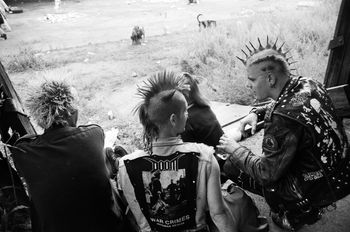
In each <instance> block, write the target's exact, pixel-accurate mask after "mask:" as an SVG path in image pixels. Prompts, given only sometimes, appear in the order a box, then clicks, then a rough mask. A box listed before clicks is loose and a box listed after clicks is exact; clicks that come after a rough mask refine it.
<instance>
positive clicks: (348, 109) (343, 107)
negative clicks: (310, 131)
mask: <svg viewBox="0 0 350 232" xmlns="http://www.w3.org/2000/svg"><path fill="white" fill-rule="evenodd" d="M327 92H328V95H329V96H330V98H331V99H332V102H333V104H334V107H335V110H336V111H337V115H338V116H339V117H350V87H349V85H348V84H345V85H339V86H335V87H331V88H327Z"/></svg>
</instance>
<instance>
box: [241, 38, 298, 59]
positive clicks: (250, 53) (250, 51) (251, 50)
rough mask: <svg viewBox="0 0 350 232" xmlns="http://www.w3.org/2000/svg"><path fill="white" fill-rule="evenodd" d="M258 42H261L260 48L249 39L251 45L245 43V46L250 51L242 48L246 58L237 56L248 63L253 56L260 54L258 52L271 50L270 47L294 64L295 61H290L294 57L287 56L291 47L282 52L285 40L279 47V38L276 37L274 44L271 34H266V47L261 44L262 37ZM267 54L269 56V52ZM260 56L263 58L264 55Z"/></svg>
mask: <svg viewBox="0 0 350 232" xmlns="http://www.w3.org/2000/svg"><path fill="white" fill-rule="evenodd" d="M258 42H259V47H258V48H256V47H255V46H254V45H253V43H252V42H250V41H249V45H250V47H249V46H248V45H245V47H246V49H247V50H248V52H247V50H243V49H241V51H242V52H243V54H244V55H245V59H244V58H241V57H238V56H237V58H238V59H239V60H240V61H241V62H242V63H243V64H244V65H246V64H247V61H248V60H249V59H250V58H251V57H252V56H254V55H255V54H258V53H260V52H263V51H265V50H269V49H271V50H273V51H275V54H276V55H277V54H279V55H280V56H282V57H283V58H284V59H285V60H286V62H287V63H289V64H293V63H294V62H290V61H292V60H291V59H292V56H289V57H288V58H287V53H289V52H290V50H291V49H289V50H288V51H286V52H282V47H283V46H284V42H283V43H282V45H281V46H279V48H277V43H278V38H276V40H275V42H274V43H273V45H272V44H270V41H269V36H266V46H265V47H264V46H263V45H262V44H261V40H260V38H258ZM268 53H269V52H268ZM269 54H270V55H271V53H269ZM266 56H268V54H266ZM260 58H263V57H260Z"/></svg>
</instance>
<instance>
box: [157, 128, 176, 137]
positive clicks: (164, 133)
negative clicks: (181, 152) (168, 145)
mask: <svg viewBox="0 0 350 232" xmlns="http://www.w3.org/2000/svg"><path fill="white" fill-rule="evenodd" d="M176 136H177V133H176V132H175V131H174V130H173V129H172V128H161V129H160V130H159V133H158V138H159V139H166V138H170V137H176Z"/></svg>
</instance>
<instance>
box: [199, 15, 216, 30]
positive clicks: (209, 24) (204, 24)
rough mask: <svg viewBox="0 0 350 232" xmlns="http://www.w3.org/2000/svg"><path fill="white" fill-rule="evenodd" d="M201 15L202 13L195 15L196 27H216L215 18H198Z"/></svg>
mask: <svg viewBox="0 0 350 232" xmlns="http://www.w3.org/2000/svg"><path fill="white" fill-rule="evenodd" d="M200 16H202V14H198V15H197V21H198V27H199V29H201V28H202V27H203V28H207V27H216V20H200V19H199V17H200Z"/></svg>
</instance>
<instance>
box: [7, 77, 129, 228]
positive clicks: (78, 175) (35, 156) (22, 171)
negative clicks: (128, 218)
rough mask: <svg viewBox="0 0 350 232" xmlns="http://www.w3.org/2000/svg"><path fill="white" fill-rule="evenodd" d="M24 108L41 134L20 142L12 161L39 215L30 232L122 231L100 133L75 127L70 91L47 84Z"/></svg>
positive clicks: (60, 83)
mask: <svg viewBox="0 0 350 232" xmlns="http://www.w3.org/2000/svg"><path fill="white" fill-rule="evenodd" d="M26 103H27V108H28V110H29V113H30V116H31V117H32V118H33V119H34V120H35V121H36V122H37V124H38V125H39V126H40V127H42V128H43V129H44V133H43V134H41V135H30V136H24V137H22V138H20V139H19V140H18V141H17V142H16V144H15V148H14V149H13V160H14V164H15V166H16V168H17V170H18V173H19V175H20V176H22V177H23V178H24V180H25V183H26V184H27V187H28V192H29V195H30V197H31V200H32V202H33V209H32V211H34V212H36V215H37V222H36V223H37V225H36V227H37V228H36V229H35V230H34V231H43V232H62V231H65V232H69V231H72V232H76V231H87V232H88V231H91V232H100V231H104V232H108V231H111V232H112V231H122V230H121V228H120V227H119V226H120V224H121V221H120V220H121V219H120V216H121V215H120V212H119V211H118V208H117V206H116V205H115V201H114V198H113V195H112V188H111V185H110V182H109V178H108V171H107V167H106V164H105V156H104V150H103V149H104V133H103V130H102V128H100V127H99V126H97V125H87V126H79V127H77V126H76V124H77V114H78V110H77V107H76V102H75V99H74V96H73V94H72V88H71V87H70V86H69V85H68V84H66V83H65V82H63V81H45V82H44V83H43V84H42V85H41V86H39V87H37V88H36V89H34V90H33V92H31V94H30V96H29V98H28V100H27V101H26Z"/></svg>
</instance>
